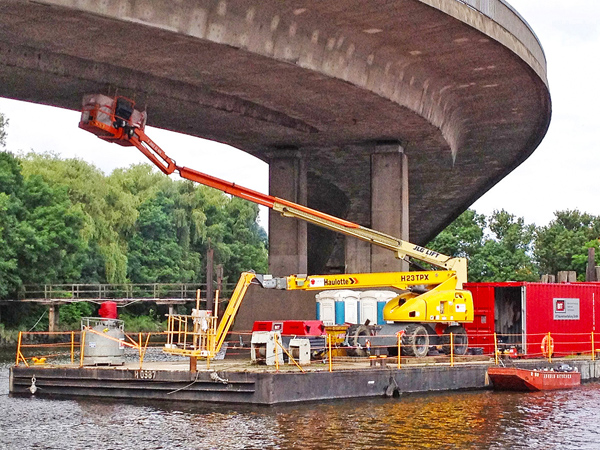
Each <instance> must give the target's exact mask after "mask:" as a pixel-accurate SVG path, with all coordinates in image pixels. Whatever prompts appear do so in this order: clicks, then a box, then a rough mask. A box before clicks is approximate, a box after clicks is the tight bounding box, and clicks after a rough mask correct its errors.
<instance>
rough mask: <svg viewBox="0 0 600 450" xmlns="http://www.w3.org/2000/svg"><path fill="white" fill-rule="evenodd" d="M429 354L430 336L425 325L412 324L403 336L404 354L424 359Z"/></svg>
mask: <svg viewBox="0 0 600 450" xmlns="http://www.w3.org/2000/svg"><path fill="white" fill-rule="evenodd" d="M427 353H429V334H428V333H427V329H426V328H425V327H424V326H423V325H419V324H418V323H411V324H410V325H408V326H407V327H406V329H405V331H404V334H403V335H402V354H403V355H406V356H416V357H418V358H422V357H423V356H427Z"/></svg>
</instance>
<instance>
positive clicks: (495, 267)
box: [429, 210, 539, 282]
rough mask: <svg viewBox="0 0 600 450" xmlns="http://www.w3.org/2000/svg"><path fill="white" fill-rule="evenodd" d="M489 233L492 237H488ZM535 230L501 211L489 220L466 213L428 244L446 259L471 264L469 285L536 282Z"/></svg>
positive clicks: (495, 212)
mask: <svg viewBox="0 0 600 450" xmlns="http://www.w3.org/2000/svg"><path fill="white" fill-rule="evenodd" d="M486 230H488V231H489V232H490V233H491V234H490V235H486V233H485V232H486ZM534 236H535V226H534V225H526V224H525V221H524V219H523V218H518V217H516V216H514V215H513V214H509V213H508V212H506V211H504V210H502V211H494V213H493V214H492V215H491V216H490V217H489V218H487V219H486V218H485V216H483V215H480V214H477V213H476V212H475V211H473V210H467V211H465V212H464V213H463V214H462V215H461V216H459V217H458V219H456V220H455V221H454V222H453V223H452V224H450V225H449V226H448V227H447V228H446V229H445V230H444V231H442V232H441V233H440V234H439V235H438V236H436V238H435V239H434V240H432V241H431V242H430V244H429V247H430V248H431V249H433V250H436V251H439V252H440V253H443V254H445V255H451V256H459V257H466V258H468V260H469V274H468V276H469V281H474V282H477V281H535V280H538V279H539V274H538V269H537V266H536V265H535V263H534V262H533V258H532V245H533V239H534Z"/></svg>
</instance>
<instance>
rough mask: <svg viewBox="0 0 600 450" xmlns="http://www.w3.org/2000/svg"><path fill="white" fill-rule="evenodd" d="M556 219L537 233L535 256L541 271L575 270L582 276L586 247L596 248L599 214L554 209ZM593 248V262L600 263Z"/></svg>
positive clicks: (581, 277) (599, 225)
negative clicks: (594, 258) (594, 256)
mask: <svg viewBox="0 0 600 450" xmlns="http://www.w3.org/2000/svg"><path fill="white" fill-rule="evenodd" d="M554 216H555V219H554V220H553V221H551V222H550V223H549V224H548V225H547V226H544V227H540V228H539V229H538V230H537V233H536V240H535V249H534V255H535V258H536V260H537V261H538V263H539V265H540V269H541V271H542V273H549V274H556V273H557V272H559V271H561V270H574V271H576V272H577V273H578V276H579V277H580V279H585V269H586V264H587V255H588V248H592V247H593V248H596V249H597V250H598V238H600V217H598V216H593V215H591V214H587V213H582V212H580V211H578V210H566V211H556V212H555V213H554ZM599 258H600V251H596V264H598V263H599V262H600V259H599Z"/></svg>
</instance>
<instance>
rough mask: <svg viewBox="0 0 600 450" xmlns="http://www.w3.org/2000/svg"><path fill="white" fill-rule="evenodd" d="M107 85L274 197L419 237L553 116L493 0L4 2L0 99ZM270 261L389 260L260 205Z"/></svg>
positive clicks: (521, 45) (542, 84)
mask: <svg viewBox="0 0 600 450" xmlns="http://www.w3.org/2000/svg"><path fill="white" fill-rule="evenodd" d="M115 90H118V92H119V93H120V94H124V95H130V96H134V97H135V98H136V99H137V100H138V103H140V104H142V105H143V104H146V105H147V108H148V110H149V124H150V125H153V126H157V127H162V128H166V129H170V130H174V131H178V132H182V133H188V134H191V135H195V136H200V137H204V138H208V139H213V140H217V141H220V142H225V143H228V144H231V145H233V146H235V147H237V148H240V149H242V150H245V151H247V152H249V153H251V154H253V155H255V156H257V157H258V158H261V159H263V160H265V161H267V162H269V164H270V191H271V193H272V194H274V195H277V196H280V197H284V198H287V199H290V200H293V201H298V202H300V203H305V204H308V205H309V206H311V207H313V208H316V209H319V210H323V211H326V212H329V213H332V214H335V215H338V216H341V217H344V218H347V219H349V220H352V221H355V222H358V223H360V224H362V225H366V226H370V227H372V228H375V229H378V230H380V231H384V232H387V233H389V234H392V235H395V236H398V237H403V238H405V239H410V241H412V242H415V243H419V244H425V243H426V242H427V241H428V240H429V239H431V238H432V237H434V236H435V235H436V234H437V233H438V232H439V231H440V230H441V229H443V228H444V227H445V226H446V225H447V224H449V223H450V222H451V221H452V220H453V219H454V218H456V217H457V216H458V215H459V214H460V213H461V212H462V211H464V210H465V209H466V208H467V207H468V206H469V205H471V204H472V203H473V202H474V201H475V200H476V199H477V198H479V197H480V196H481V195H483V193H485V192H486V191H487V190H488V189H490V188H491V187H492V186H493V185H494V184H496V183H497V182H498V181H499V180H500V179H502V178H503V177H504V176H506V175H507V174H508V173H509V172H510V171H512V170H513V169H514V168H515V167H517V166H518V165H519V164H520V163H521V162H523V161H524V160H525V159H526V158H527V157H528V156H529V155H530V154H531V153H532V152H533V151H534V150H535V148H536V147H537V146H538V144H539V143H540V141H541V140H542V138H543V137H544V135H545V133H546V130H547V128H548V125H549V121H550V114H551V104H550V94H549V89H548V83H547V79H546V61H545V57H544V53H543V50H542V47H541V45H540V43H539V42H538V40H537V38H536V36H535V34H534V33H533V31H532V30H531V29H530V28H529V26H528V25H527V23H526V22H525V21H524V20H523V19H522V18H521V17H520V16H519V14H518V13H517V12H516V11H514V10H513V9H512V8H511V7H510V5H509V4H508V3H507V2H506V1H503V0H389V1H385V2H384V1H365V0H337V1H335V2H323V1H314V0H313V1H310V0H297V1H286V2H282V1H280V0H261V1H254V0H238V1H227V0H177V1H173V0H102V1H99V0H35V1H27V0H0V96H4V97H10V98H15V99H20V100H26V101H31V102H37V103H43V104H48V105H54V106H58V107H63V108H69V109H74V110H75V109H79V106H80V102H81V98H82V96H83V94H85V93H90V92H102V93H114V92H115ZM73 127H74V128H75V124H74V125H73ZM34 131H35V130H34V129H32V132H34ZM166 150H168V149H166ZM224 163H226V162H225V161H224ZM232 181H235V180H232ZM409 208H410V209H409ZM409 211H410V214H409ZM270 258H271V259H270V264H271V271H272V272H273V273H274V274H276V275H283V274H289V273H305V272H307V271H309V272H311V273H322V272H327V271H344V270H346V271H348V272H358V271H371V270H372V271H383V270H394V269H398V268H399V267H400V266H399V263H398V262H397V261H394V260H393V258H392V256H391V254H388V253H386V251H383V250H378V249H371V248H370V247H369V245H367V244H364V243H362V242H358V241H356V240H353V239H351V238H348V239H346V238H343V237H340V236H336V235H333V234H331V233H329V232H327V231H323V230H318V229H313V228H312V227H308V230H307V226H306V224H303V223H299V222H297V221H293V220H290V219H285V218H281V217H278V216H273V215H272V216H271V218H270Z"/></svg>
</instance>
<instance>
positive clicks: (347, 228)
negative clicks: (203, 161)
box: [79, 94, 473, 356]
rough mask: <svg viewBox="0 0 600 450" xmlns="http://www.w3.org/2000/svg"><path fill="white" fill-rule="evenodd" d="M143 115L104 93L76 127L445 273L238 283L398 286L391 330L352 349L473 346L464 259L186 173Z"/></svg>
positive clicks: (364, 332)
mask: <svg viewBox="0 0 600 450" xmlns="http://www.w3.org/2000/svg"><path fill="white" fill-rule="evenodd" d="M146 118H147V115H146V112H140V111H138V110H137V109H135V103H134V102H133V101H132V100H130V99H127V98H125V97H108V96H105V95H102V94H91V95H86V96H85V97H84V99H83V107H82V114H81V120H80V122H79V127H80V128H82V129H84V130H86V131H89V132H91V133H93V134H95V135H96V136H98V137H99V138H100V139H103V140H106V141H107V142H112V143H116V144H119V145H122V146H134V147H136V148H137V149H138V150H140V151H141V152H142V153H143V154H144V155H146V157H148V159H150V161H152V163H154V164H155V165H156V166H157V167H158V168H159V169H160V170H161V171H162V172H163V173H165V174H166V175H170V174H172V173H174V172H175V171H177V172H179V175H180V176H181V177H182V178H184V179H187V180H191V181H195V182H197V183H200V184H203V185H205V186H210V187H213V188H215V189H219V190H221V191H223V192H226V193H228V194H231V195H234V196H237V197H240V198H243V199H246V200H249V201H252V202H254V203H257V204H259V205H264V206H267V207H269V208H271V209H273V210H275V211H278V212H279V213H281V214H282V215H283V216H286V217H293V218H297V219H301V220H304V221H307V222H309V223H312V224H315V225H318V226H320V227H324V228H327V229H329V230H333V231H336V232H339V233H342V234H345V235H347V236H352V237H355V238H357V239H360V240H363V241H366V242H369V243H370V244H372V245H376V246H378V247H383V248H386V249H388V250H390V251H392V252H393V253H394V255H395V257H396V258H399V259H405V260H408V258H413V259H416V260H419V261H423V262H426V263H428V264H431V265H432V266H435V267H437V268H439V269H442V270H436V271H421V272H400V273H368V274H354V275H349V274H346V275H314V276H306V275H292V276H289V277H284V278H272V277H270V276H269V275H254V276H252V275H250V274H248V273H244V274H242V278H241V279H240V283H241V285H245V286H246V287H247V285H248V284H249V283H251V282H254V281H256V282H258V283H259V284H261V285H262V287H264V288H272V289H273V288H276V289H286V290H319V291H320V290H326V289H348V288H351V289H365V288H369V289H374V288H375V289H376V288H395V289H397V290H399V291H401V293H400V294H399V295H398V296H397V297H396V298H394V299H392V300H391V301H389V302H388V303H387V304H386V305H385V307H384V310H383V316H384V320H385V322H386V324H384V325H381V326H378V327H377V330H376V333H377V334H376V335H373V333H374V329H373V328H372V327H371V328H369V327H366V326H363V325H360V326H354V327H351V328H350V329H349V343H350V344H351V345H354V346H356V347H360V346H361V345H362V343H364V342H365V341H366V339H369V340H370V341H371V343H372V345H375V346H380V347H381V348H387V349H388V351H389V353H393V352H394V349H397V336H398V335H399V334H398V333H400V334H401V335H402V350H403V353H406V354H407V355H413V356H425V355H426V354H427V352H428V350H429V347H430V346H432V345H440V344H441V345H442V346H443V350H444V351H449V343H450V334H452V335H453V336H454V340H453V342H454V350H455V353H456V354H463V353H464V352H466V350H467V347H468V340H467V335H466V332H465V330H464V328H463V327H462V326H460V323H464V322H472V321H473V298H472V295H471V293H470V292H469V291H466V290H462V285H463V283H464V282H466V281H467V260H466V259H465V258H453V257H449V256H445V255H442V254H440V253H438V252H436V251H433V250H429V249H427V248H425V247H421V246H419V245H415V244H411V243H409V242H406V241H403V240H401V239H398V238H395V237H393V236H389V235H387V234H385V233H381V232H379V231H376V230H372V229H370V228H366V227H363V226H361V225H358V224H356V223H352V222H349V221H347V220H344V219H340V218H338V217H334V216H331V215H329V214H325V213H323V212H320V211H316V210H314V209H311V208H308V207H306V206H303V205H299V204H297V203H293V202H290V201H288V200H285V199H281V198H278V197H274V196H271V195H266V194H263V193H260V192H257V191H253V190H251V189H248V188H244V187H242V186H238V185H236V184H235V183H231V182H228V181H225V180H221V179H219V178H216V177H213V176H211V175H207V174H204V173H202V172H198V171H196V170H193V169H190V168H188V167H183V166H178V165H177V164H176V163H175V161H174V160H173V159H172V158H170V157H169V156H167V154H166V153H165V152H164V151H163V150H162V149H161V148H160V147H159V146H158V145H157V144H156V143H155V142H154V141H152V140H151V139H150V138H149V137H148V136H147V135H146V134H145V131H144V128H145V125H146ZM244 293H245V288H244V289H243V292H240V293H238V294H239V295H238V294H236V295H235V296H234V297H235V298H232V301H231V302H230V306H231V308H228V310H227V311H226V313H225V317H224V319H223V320H224V321H222V323H221V325H219V328H218V330H215V332H216V334H217V336H216V341H215V342H216V345H215V346H213V347H214V348H213V350H211V352H209V353H214V350H215V349H218V348H220V346H221V344H222V342H223V339H224V337H225V335H226V334H227V331H228V330H229V327H230V325H231V322H232V321H233V318H235V314H236V313H237V310H238V308H239V305H240V303H241V301H242V300H243V294H244Z"/></svg>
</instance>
